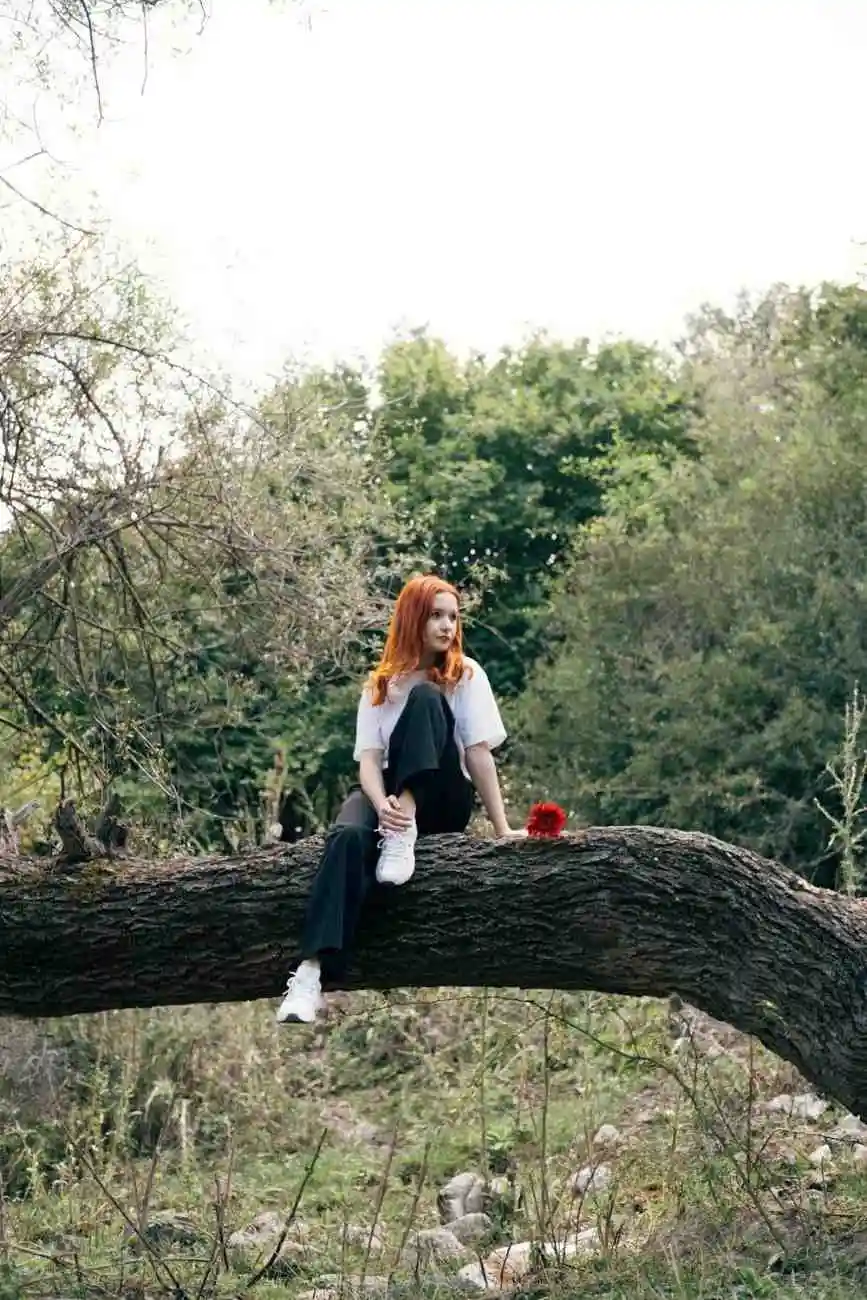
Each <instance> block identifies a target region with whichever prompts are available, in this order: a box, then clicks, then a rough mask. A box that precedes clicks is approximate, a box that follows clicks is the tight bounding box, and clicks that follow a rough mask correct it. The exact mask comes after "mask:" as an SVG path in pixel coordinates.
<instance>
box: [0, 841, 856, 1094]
mask: <svg viewBox="0 0 867 1300" xmlns="http://www.w3.org/2000/svg"><path fill="white" fill-rule="evenodd" d="M321 844H322V842H321V840H320V839H310V840H306V841H302V842H300V843H298V844H295V845H291V846H288V845H282V846H279V847H276V848H266V849H259V850H257V851H255V852H252V853H248V854H246V855H243V856H240V857H234V858H216V857H208V858H200V859H176V860H174V861H169V862H144V861H137V860H128V861H127V862H126V863H123V864H110V863H107V864H95V865H94V866H93V867H92V868H89V869H88V871H86V872H84V873H81V872H79V873H77V874H70V873H66V872H64V870H63V868H62V867H59V866H58V867H55V868H54V869H53V870H50V869H46V868H45V867H44V866H42V865H40V864H38V863H33V864H31V865H30V866H29V867H28V864H27V863H25V862H23V861H21V860H19V861H18V862H14V861H13V862H10V863H9V864H8V866H3V867H0V1014H6V1015H17V1016H43V1015H52V1016H63V1015H71V1014H73V1013H77V1012H92V1011H101V1010H109V1009H114V1008H118V1007H130V1006H141V1007H145V1006H156V1005H175V1004H185V1003H194V1002H198V1003H214V1002H229V1001H242V1000H243V1001H246V1000H249V999H254V998H263V997H275V996H276V995H277V994H278V993H279V991H280V989H281V987H282V985H283V982H284V980H285V978H286V975H287V973H288V971H289V969H290V967H291V965H292V964H293V962H294V961H295V960H296V956H297V947H298V940H299V935H300V930H301V923H302V919H303V913H304V907H305V903H306V899H307V896H308V892H309V888H310V883H311V880H312V877H313V873H314V871H315V867H316V862H317V859H318V854H319V851H320V849H321ZM89 873H90V874H89ZM444 985H446V986H447V985H454V986H458V987H464V986H490V987H505V988H514V987H523V988H533V989H536V988H559V989H566V990H569V989H573V990H574V989H596V990H599V991H600V992H607V993H618V994H628V995H631V996H638V997H664V996H667V995H669V994H671V993H677V994H679V995H680V996H681V997H682V998H683V999H684V1000H686V1001H688V1002H690V1003H692V1004H693V1005H695V1006H697V1007H699V1008H701V1009H702V1010H704V1011H706V1012H708V1013H709V1014H710V1015H712V1016H714V1017H716V1018H717V1019H720V1020H724V1021H726V1022H728V1023H729V1024H731V1025H734V1026H735V1027H736V1028H738V1029H740V1030H742V1031H744V1032H745V1033H748V1034H753V1035H755V1036H756V1037H757V1038H759V1039H760V1040H761V1041H762V1042H763V1043H764V1044H765V1045H766V1046H767V1047H769V1048H770V1049H771V1050H773V1051H775V1052H776V1053H778V1055H780V1056H781V1057H784V1058H785V1059H786V1060H788V1061H791V1062H792V1063H793V1064H794V1065H796V1066H797V1067H798V1069H799V1070H801V1072H802V1073H803V1074H804V1075H805V1077H806V1078H807V1079H809V1080H811V1081H812V1082H813V1083H814V1084H815V1085H817V1086H818V1087H819V1088H820V1089H821V1090H822V1091H823V1092H825V1093H827V1094H828V1095H830V1096H833V1097H836V1098H837V1099H838V1100H839V1101H841V1102H843V1103H844V1104H845V1105H846V1106H848V1107H849V1108H850V1109H852V1110H854V1111H856V1112H858V1113H860V1114H862V1115H864V1116H865V1117H867V909H865V907H864V904H863V903H862V902H859V901H857V900H852V899H848V898H843V897H841V896H840V895H837V894H834V893H831V892H828V891H824V890H818V889H816V888H814V887H813V886H811V885H809V884H808V883H807V882H806V881H804V880H802V879H801V878H800V877H799V876H797V875H795V873H794V872H792V871H788V870H786V869H785V868H783V867H780V866H777V865H775V864H774V863H771V862H767V861H765V860H764V859H762V858H759V857H757V856H756V855H755V854H752V853H749V852H747V851H746V850H744V849H740V848H736V847H735V846H733V845H730V844H723V843H721V842H720V841H718V840H714V839H711V838H710V837H708V836H705V835H698V834H688V833H686V832H681V831H664V830H655V829H652V828H648V827H625V828H619V829H614V828H608V829H594V830H590V831H587V832H583V833H582V834H581V835H579V836H567V837H563V838H562V839H559V840H547V841H546V840H539V841H536V840H527V841H519V842H514V841H512V842H506V843H504V842H499V841H485V840H480V841H475V840H471V839H467V838H466V837H464V836H461V835H453V836H439V837H437V838H435V839H432V840H425V841H423V842H422V843H421V844H420V847H419V852H418V868H417V871H416V875H415V877H414V879H413V880H412V882H411V883H410V884H409V885H408V886H406V887H405V888H402V889H395V890H385V889H379V890H376V891H375V893H374V894H373V896H372V900H371V907H370V911H369V914H368V916H367V918H366V920H365V924H364V926H363V928H362V933H361V939H360V943H359V947H358V951H357V953H356V956H355V959H354V961H353V963H352V965H351V968H350V969H349V971H348V973H347V976H346V978H345V979H343V980H341V981H340V987H343V988H373V989H388V988H398V987H406V986H409V987H439V986H444ZM263 1014H267V1013H265V1012H263Z"/></svg>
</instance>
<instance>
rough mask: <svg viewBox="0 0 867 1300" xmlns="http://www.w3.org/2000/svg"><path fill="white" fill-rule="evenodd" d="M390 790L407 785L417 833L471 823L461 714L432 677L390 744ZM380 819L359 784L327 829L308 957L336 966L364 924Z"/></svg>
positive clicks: (306, 938)
mask: <svg viewBox="0 0 867 1300" xmlns="http://www.w3.org/2000/svg"><path fill="white" fill-rule="evenodd" d="M383 778H384V783H385V791H386V794H401V793H402V792H403V791H404V790H409V791H410V793H411V794H412V795H413V797H414V799H415V803H416V825H417V826H418V833H419V835H420V836H421V835H437V834H440V835H442V834H445V833H447V832H449V831H465V830H466V828H467V825H468V823H469V820H470V817H471V816H472V811H473V802H474V797H475V796H474V791H473V786H472V783H471V782H470V781H468V780H467V778H466V777H465V776H464V773H463V770H462V768H461V762H460V754H459V752H458V747H457V742H456V741H455V719H454V714H453V713H452V711H451V709H450V707H449V705H448V702H447V701H446V699H445V697H444V696H443V694H442V692H441V691H439V690H438V689H437V687H436V686H434V685H433V684H432V683H430V682H422V683H420V684H419V685H418V686H415V687H413V689H412V690H411V691H410V693H409V698H408V699H407V702H406V704H405V705H404V708H403V712H402V713H401V715H400V717H399V719H398V721H397V725H396V726H395V728H394V731H393V732H392V734H391V739H390V742H389V746H388V767H387V768H386V769H385V771H384V773H383ZM378 827H379V819H378V817H377V812H376V809H375V808H374V806H373V804H372V803H371V802H370V800H369V799H368V797H367V795H366V794H365V793H364V791H363V790H361V789H359V788H358V787H357V786H356V787H355V788H353V789H352V790H351V791H350V793H349V795H348V796H347V798H346V800H345V801H344V804H343V807H342V808H341V809H340V812H339V813H338V815H337V820H336V821H335V823H334V825H333V826H332V828H331V830H330V831H329V833H328V838H327V840H326V842H325V849H324V851H323V854H322V859H321V861H320V863H319V869H318V871H317V873H316V877H315V879H314V881H313V888H312V890H311V893H310V899H309V901H308V904H307V916H306V919H305V923H304V932H303V936H302V945H301V956H302V958H310V957H319V958H320V960H321V961H322V964H323V971H324V973H326V974H327V975H334V974H337V973H338V972H339V971H340V970H341V968H342V966H343V963H344V961H345V959H346V955H347V954H348V951H349V949H350V947H351V944H352V941H353V939H354V937H355V932H356V929H357V927H358V920H359V916H360V914H361V908H362V904H363V903H364V900H365V898H366V897H367V895H368V893H369V891H370V888H371V886H372V885H374V884H375V883H376V861H377V858H378V856H379V835H378Z"/></svg>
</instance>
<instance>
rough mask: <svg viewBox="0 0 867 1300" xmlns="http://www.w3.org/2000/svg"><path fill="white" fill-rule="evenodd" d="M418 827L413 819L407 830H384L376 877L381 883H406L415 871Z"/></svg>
mask: <svg viewBox="0 0 867 1300" xmlns="http://www.w3.org/2000/svg"><path fill="white" fill-rule="evenodd" d="M417 839H418V827H417V826H416V824H415V822H414V821H413V822H412V824H411V825H410V826H408V827H407V828H406V830H405V831H383V833H382V838H381V841H380V843H381V845H382V847H381V849H380V851H379V861H378V862H377V864H376V878H377V880H378V881H379V883H380V884H381V885H405V884H406V882H407V881H408V880H409V878H410V876H411V875H412V873H413V872H414V871H415V842H416V840H417Z"/></svg>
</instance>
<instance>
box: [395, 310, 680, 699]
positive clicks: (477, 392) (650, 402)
mask: <svg viewBox="0 0 867 1300" xmlns="http://www.w3.org/2000/svg"><path fill="white" fill-rule="evenodd" d="M379 389H380V393H381V400H382V404H381V405H380V406H378V407H377V410H376V445H377V446H378V447H379V448H380V449H381V452H380V454H381V456H382V460H383V463H384V465H385V467H386V470H387V476H388V477H387V488H388V491H389V492H390V494H391V497H392V499H393V500H394V501H395V502H396V503H399V504H400V506H401V507H402V508H403V510H404V512H405V513H406V514H407V515H408V516H409V517H410V518H411V519H412V520H413V521H414V522H415V524H416V526H417V529H418V536H419V540H420V542H421V543H422V544H423V545H424V546H425V548H426V549H427V551H428V553H429V555H430V557H431V560H432V562H433V563H434V564H435V565H436V567H437V568H438V569H439V570H440V571H442V572H443V573H444V574H445V575H446V576H448V577H450V578H451V579H452V580H454V581H456V582H457V583H458V584H459V585H461V586H462V587H466V586H469V587H470V588H473V587H476V588H479V589H480V590H481V591H482V592H483V595H484V599H483V601H482V605H481V608H480V610H479V611H477V613H476V614H475V617H474V619H473V620H472V621H471V624H470V629H469V631H470V641H471V646H472V648H473V650H474V651H475V652H476V653H477V654H478V655H479V656H480V657H482V658H483V659H484V662H485V664H486V666H488V668H489V669H490V673H491V677H492V679H493V681H494V683H495V686H496V687H497V688H498V689H499V690H500V691H503V692H506V693H508V694H514V693H516V692H517V691H518V690H519V689H520V688H521V686H522V685H523V682H524V678H525V674H526V670H527V667H528V665H529V664H530V663H531V662H532V661H533V659H534V658H535V657H536V655H537V653H538V652H539V650H540V648H541V646H542V645H543V644H544V640H545V627H544V622H541V623H540V621H539V618H538V615H539V612H540V611H541V610H542V609H543V608H544V601H545V597H546V593H547V591H548V587H549V583H550V578H551V575H552V574H553V573H555V572H556V571H557V568H558V566H559V564H560V562H561V560H562V558H563V556H564V554H565V552H566V549H567V544H568V539H569V536H570V534H571V532H572V531H573V530H574V528H575V527H576V526H578V525H580V524H583V523H585V522H586V521H587V520H589V519H590V518H592V517H593V516H595V515H596V514H597V513H598V511H599V509H600V507H601V490H600V485H599V481H598V475H597V473H596V462H597V461H598V460H599V459H600V458H601V457H603V456H604V455H605V453H606V452H607V451H608V450H609V449H610V448H611V447H612V446H613V445H614V444H615V441H617V442H618V443H619V444H622V445H624V446H626V447H628V448H629V449H631V450H633V451H635V452H636V453H638V452H649V453H653V454H660V453H663V454H665V453H666V452H668V451H670V450H672V449H676V448H679V449H684V448H686V447H687V446H688V445H689V437H688V433H687V419H688V414H689V403H688V401H687V399H686V396H685V394H684V391H683V389H682V387H681V386H680V384H679V383H678V381H677V379H676V377H674V376H673V375H672V374H671V372H670V371H669V369H668V368H667V367H666V365H665V364H664V362H663V360H662V359H661V358H660V357H659V356H658V355H657V354H656V353H655V352H653V351H652V350H651V349H648V348H645V347H641V346H638V345H635V344H627V343H619V344H612V345H608V346H604V347H602V348H600V349H599V350H598V352H596V353H591V351H590V349H589V347H588V345H587V344H586V343H578V344H574V345H566V344H561V343H557V342H553V341H551V340H549V339H546V338H544V337H541V336H540V337H537V338H535V339H533V340H532V341H531V342H530V343H528V344H527V345H526V347H524V348H522V349H520V350H506V351H504V352H503V353H502V354H501V355H500V356H499V357H498V358H496V359H495V360H493V361H491V362H487V361H486V360H485V359H484V358H482V357H481V356H474V357H472V358H471V359H470V360H469V361H467V362H465V363H461V362H459V361H458V360H457V359H456V358H455V357H453V356H452V355H450V354H449V352H448V351H447V349H446V348H445V346H444V345H443V344H442V343H441V342H439V341H438V340H435V339H431V338H428V337H427V336H426V335H425V334H423V333H420V334H417V335H416V336H414V337H413V338H411V339H409V340H407V341H405V342H401V343H398V344H395V345H393V346H392V347H391V348H389V349H387V351H386V352H385V354H384V356H383V358H382V361H381V365H380V371H379Z"/></svg>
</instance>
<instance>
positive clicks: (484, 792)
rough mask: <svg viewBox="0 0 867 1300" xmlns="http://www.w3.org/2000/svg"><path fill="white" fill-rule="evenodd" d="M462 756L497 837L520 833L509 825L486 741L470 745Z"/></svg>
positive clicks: (498, 781) (495, 768) (498, 779)
mask: <svg viewBox="0 0 867 1300" xmlns="http://www.w3.org/2000/svg"><path fill="white" fill-rule="evenodd" d="M464 758H465V761H466V764H467V771H468V772H469V774H470V779H471V780H472V783H473V785H474V786H475V787H476V789H477V790H478V792H479V798H480V799H481V801H482V803H483V804H484V805H485V812H486V813H487V814H488V820H489V821H490V823H491V825H492V826H493V828H494V834H495V835H496V836H497V838H498V839H502V837H503V836H504V835H520V834H521V833H522V832H520V831H513V830H512V828H511V827H510V826H509V822H508V818H507V817H506V809H505V805H504V804H503V795H502V791H501V790H500V778H499V776H498V775H497V765H496V763H495V762H494V756H493V754H492V753H491V751H490V749H489V748H488V745H487V742H486V741H482V743H481V744H478V745H470V746H469V748H468V749H467V750H466V751H465V753H464Z"/></svg>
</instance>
